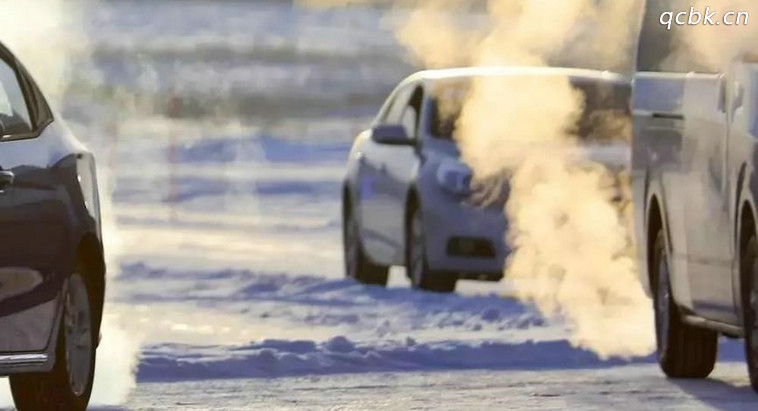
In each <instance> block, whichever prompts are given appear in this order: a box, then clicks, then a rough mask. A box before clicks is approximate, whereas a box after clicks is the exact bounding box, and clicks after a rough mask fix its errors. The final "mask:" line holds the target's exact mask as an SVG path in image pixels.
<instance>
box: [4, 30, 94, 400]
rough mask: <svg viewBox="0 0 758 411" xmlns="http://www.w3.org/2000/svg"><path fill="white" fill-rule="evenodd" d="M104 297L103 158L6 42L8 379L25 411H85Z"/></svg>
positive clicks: (5, 201) (5, 362) (5, 196)
mask: <svg viewBox="0 0 758 411" xmlns="http://www.w3.org/2000/svg"><path fill="white" fill-rule="evenodd" d="M104 292H105V263H104V259H103V246H102V235H101V226H100V209H99V198H98V190H97V181H96V174H95V161H94V158H93V156H92V154H90V153H89V152H88V151H87V150H86V149H85V148H84V146H83V145H82V144H81V143H79V142H78V141H77V140H76V138H75V137H74V136H73V135H72V134H71V131H70V130H69V129H68V128H67V127H66V124H65V123H64V122H63V120H62V119H61V118H60V116H59V115H58V114H57V113H55V112H53V111H52V110H51V109H50V106H49V105H48V103H47V102H46V100H45V97H44V96H43V94H42V93H41V92H40V90H39V88H38V87H37V85H36V84H35V83H34V81H33V80H32V78H31V77H30V75H29V73H28V72H27V71H26V70H25V69H24V67H23V66H22V65H21V64H20V63H19V61H18V60H17V59H16V58H15V57H14V56H13V54H12V53H11V52H10V51H9V50H8V49H6V48H5V47H3V46H2V45H0V376H9V377H10V385H11V389H12V392H13V399H14V401H15V403H16V407H17V408H18V409H19V410H58V409H60V410H83V409H85V408H86V407H87V403H88V402H89V397H90V393H91V391H92V382H93V377H94V370H95V350H96V347H97V345H98V342H99V335H100V331H99V329H100V321H101V317H102V311H103V297H104Z"/></svg>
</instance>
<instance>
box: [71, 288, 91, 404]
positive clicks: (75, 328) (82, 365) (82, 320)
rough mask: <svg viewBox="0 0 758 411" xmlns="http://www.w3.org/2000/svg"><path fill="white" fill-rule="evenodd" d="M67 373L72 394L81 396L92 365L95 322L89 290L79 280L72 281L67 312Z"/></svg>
mask: <svg viewBox="0 0 758 411" xmlns="http://www.w3.org/2000/svg"><path fill="white" fill-rule="evenodd" d="M64 327H65V328H64V332H65V342H66V373H67V374H68V381H69V385H70V388H71V391H72V392H73V393H74V394H75V395H76V396H81V395H82V394H84V391H85V390H86V388H87V384H88V382H89V377H90V375H89V373H90V369H91V365H92V354H91V353H92V322H91V316H90V308H89V299H88V297H87V290H86V287H85V285H84V283H83V282H82V280H81V279H80V278H78V277H75V278H74V279H73V280H72V281H71V285H70V287H69V291H68V293H67V294H66V302H65V312H64Z"/></svg>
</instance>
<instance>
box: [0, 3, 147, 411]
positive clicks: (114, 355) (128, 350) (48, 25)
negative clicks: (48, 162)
mask: <svg viewBox="0 0 758 411" xmlns="http://www.w3.org/2000/svg"><path fill="white" fill-rule="evenodd" d="M92 1H94V0H76V1H70V0H23V1H22V0H0V10H2V12H1V13H0V40H2V41H3V43H4V44H5V45H6V46H8V47H9V48H10V49H11V50H12V51H13V52H14V53H15V54H16V55H17V56H18V58H19V59H20V60H21V61H22V62H23V63H24V65H25V66H26V67H27V69H28V70H29V71H30V72H31V73H32V75H33V76H34V78H35V80H36V81H37V82H38V84H39V85H40V87H41V88H42V89H44V90H45V92H46V94H47V95H48V96H49V97H50V98H51V99H52V100H53V101H51V104H53V105H57V104H56V103H58V102H60V99H61V98H62V97H63V94H64V93H65V90H66V87H67V86H68V82H69V79H70V75H69V73H70V70H71V64H72V62H73V61H74V59H75V58H82V57H86V53H87V51H88V48H89V47H88V41H87V35H86V33H85V32H84V29H83V27H82V24H81V23H82V21H81V17H82V16H81V15H82V13H83V12H85V11H86V4H87V3H90V2H92ZM93 143H94V144H93V145H94V146H107V144H108V142H107V141H105V142H102V141H96V142H93ZM92 148H93V149H97V148H98V147H92ZM103 164H104V163H103V162H102V161H100V162H99V163H98V165H99V168H100V169H99V170H98V171H99V180H100V183H101V187H100V190H101V197H100V200H101V203H102V214H103V216H102V217H103V236H104V242H105V252H106V260H107V263H108V267H109V272H108V275H109V279H113V277H114V276H116V275H117V274H118V268H119V264H118V259H119V254H120V252H119V235H118V227H117V225H116V222H115V219H114V216H113V213H112V212H111V210H112V201H111V190H110V189H109V187H110V184H109V182H110V172H109V170H107V169H106V168H105V167H103ZM108 287H109V288H110V287H112V284H109V286H108ZM102 334H103V340H102V342H101V344H100V347H99V349H98V354H99V358H100V359H101V361H98V363H97V369H96V376H95V385H94V391H93V393H92V401H91V402H92V403H93V404H97V405H119V404H123V403H124V402H125V401H126V397H127V395H128V394H129V392H130V391H131V389H133V388H134V386H135V384H136V380H135V368H136V365H137V359H138V355H139V341H137V340H135V339H134V337H133V336H132V335H130V334H129V333H127V332H125V331H124V330H122V329H121V327H120V326H119V324H118V322H117V315H116V313H112V312H110V311H109V309H108V304H107V303H106V306H105V315H104V319H103V326H102ZM3 384H4V385H5V387H4V388H3V389H2V390H0V406H9V405H10V404H11V403H12V402H11V397H10V392H9V390H8V389H7V383H6V382H5V381H3Z"/></svg>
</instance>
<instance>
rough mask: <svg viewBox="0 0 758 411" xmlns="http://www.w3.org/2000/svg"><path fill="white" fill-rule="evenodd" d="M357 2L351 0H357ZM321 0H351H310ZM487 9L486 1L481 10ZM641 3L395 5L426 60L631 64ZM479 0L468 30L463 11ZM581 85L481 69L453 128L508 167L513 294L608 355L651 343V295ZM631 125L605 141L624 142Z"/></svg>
mask: <svg viewBox="0 0 758 411" xmlns="http://www.w3.org/2000/svg"><path fill="white" fill-rule="evenodd" d="M355 2H356V1H355V0H353V1H350V3H355ZM308 3H310V4H311V5H312V4H314V3H315V4H318V5H321V6H335V5H337V6H339V5H345V4H347V3H346V1H345V0H309V1H308ZM482 6H484V7H482ZM641 6H642V3H641V2H640V1H639V0H606V1H595V0H565V1H555V0H488V1H473V0H472V1H465V0H458V1H456V0H448V1H444V2H438V1H434V0H427V1H416V2H413V4H412V6H409V2H407V1H406V2H398V3H397V7H398V8H399V10H407V8H408V7H411V9H410V10H409V11H406V13H407V16H408V18H407V19H405V21H404V22H403V23H401V24H400V25H399V27H398V29H397V31H396V33H397V36H398V39H399V41H400V42H401V44H403V45H405V46H407V48H408V49H409V52H410V54H411V56H412V57H413V58H414V59H415V60H416V61H418V62H420V63H421V64H422V65H424V66H426V67H444V66H448V65H460V64H467V65H478V66H523V65H529V66H548V65H549V62H554V61H557V62H560V64H567V65H573V66H583V65H587V66H589V67H590V68H601V69H612V70H616V71H619V72H624V73H630V72H631V71H632V70H631V63H632V57H633V53H632V50H633V47H634V45H635V44H636V41H635V40H636V32H637V27H638V25H639V21H640V20H639V16H640V12H641V10H642V7H641ZM473 7H479V9H478V10H484V11H486V14H487V16H486V17H487V23H486V24H485V25H480V26H479V27H478V28H475V29H473V30H472V29H470V28H467V27H466V25H465V24H458V22H459V21H460V20H459V19H460V17H459V16H460V13H458V12H456V11H460V10H471V9H472V8H473ZM583 110H584V99H583V95H582V93H580V92H579V91H578V90H576V89H575V88H574V87H573V86H572V84H571V82H570V80H569V79H568V78H567V77H563V76H550V77H543V78H539V79H538V78H528V77H526V78H525V77H520V78H511V79H504V78H503V77H483V78H479V79H477V80H475V81H474V82H473V84H472V85H471V87H470V89H469V91H468V96H467V98H466V100H465V103H464V105H463V108H462V112H461V116H460V119H459V121H458V125H457V130H456V140H457V142H458V145H459V147H460V149H461V153H462V157H463V160H464V161H465V162H466V163H467V164H468V165H470V166H471V167H472V169H473V170H474V172H475V176H476V177H477V178H487V177H491V176H497V175H503V174H505V175H508V176H509V179H510V185H511V191H510V197H509V201H508V204H507V206H506V209H505V211H504V212H505V214H506V216H507V217H508V220H509V222H510V228H509V232H508V233H507V239H506V241H507V243H508V245H509V246H510V247H511V248H512V250H513V253H512V255H511V256H510V257H509V259H508V262H507V267H506V278H508V279H509V280H510V281H511V282H512V284H513V286H514V288H515V294H516V296H517V297H518V298H519V299H520V300H522V301H524V302H528V303H534V304H535V305H536V306H537V307H538V308H539V309H540V311H541V312H543V313H544V314H545V315H548V316H559V317H561V318H563V319H565V321H566V324H567V326H568V327H569V328H570V330H571V342H572V343H573V344H574V345H576V346H578V347H581V348H584V349H589V350H592V351H594V352H595V353H597V354H598V355H599V356H601V357H603V358H607V357H613V356H618V357H626V358H628V357H633V356H642V355H647V354H649V353H651V352H652V351H653V349H654V346H655V344H654V335H653V327H652V326H653V311H652V303H651V301H650V300H649V298H647V296H646V295H645V294H644V292H643V290H642V287H641V286H640V284H639V281H638V279H637V267H636V260H635V258H634V250H633V244H632V242H631V238H630V231H629V221H628V218H627V215H628V214H627V212H628V210H621V209H620V207H619V206H618V205H616V204H615V203H614V202H613V197H614V196H615V195H616V190H615V189H613V188H612V184H609V181H610V180H611V179H612V172H611V171H610V170H608V169H606V167H604V166H603V165H600V164H598V163H594V162H592V161H591V160H590V159H589V158H588V154H589V153H588V152H587V151H586V150H585V149H584V148H583V147H581V146H580V145H579V144H578V139H577V138H576V136H574V131H573V130H574V129H575V128H576V124H577V121H578V120H579V119H580V118H581V115H582V112H583ZM628 133H629V127H625V128H624V132H620V133H618V135H614V136H605V137H606V138H607V139H610V140H616V141H617V142H622V143H623V142H625V141H628V139H629V134H628Z"/></svg>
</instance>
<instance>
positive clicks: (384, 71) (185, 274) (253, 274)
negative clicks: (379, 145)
mask: <svg viewBox="0 0 758 411" xmlns="http://www.w3.org/2000/svg"><path fill="white" fill-rule="evenodd" d="M291 4H292V2H291V1H281V2H277V1H265V2H255V1H248V2H244V1H219V2H184V1H176V0H162V1H155V2H152V1H151V2H147V1H145V2H132V1H109V2H102V3H100V5H98V6H97V7H96V8H95V9H93V10H91V11H90V13H91V19H88V20H87V21H88V22H89V23H88V24H89V25H90V26H89V27H88V30H89V31H90V32H91V33H92V34H93V35H92V39H93V43H94V47H95V49H94V52H93V53H92V60H91V61H86V62H83V63H81V70H77V71H75V72H76V73H77V74H76V76H75V78H74V79H73V81H74V83H73V86H72V90H71V92H70V98H69V99H68V100H67V104H66V106H65V107H64V110H65V113H66V115H67V117H69V118H70V119H71V120H72V125H73V128H74V129H75V130H76V131H77V132H78V134H79V135H80V137H81V138H82V139H84V140H86V141H87V142H88V143H89V144H90V146H91V147H92V148H93V149H94V150H95V151H96V152H97V154H98V158H99V162H100V165H101V167H102V168H103V172H102V174H101V176H102V177H103V180H104V181H103V183H105V184H104V185H105V186H108V187H111V188H112V189H113V193H112V196H111V199H112V207H111V213H110V214H109V215H110V216H111V220H112V221H113V222H115V225H113V226H111V227H112V228H110V229H109V230H108V232H107V235H108V236H109V237H110V240H111V242H110V246H111V251H114V249H116V250H117V251H118V253H117V254H118V256H117V257H118V258H117V259H116V260H115V261H117V263H116V264H115V265H114V264H112V265H111V267H110V268H111V275H112V277H111V281H110V284H109V289H108V293H109V301H108V306H107V318H108V323H109V324H110V329H111V330H113V332H112V333H111V334H107V332H108V330H107V329H106V335H105V336H104V338H105V339H104V341H103V345H104V346H103V347H102V348H101V351H100V367H101V368H99V369H98V373H99V374H98V377H97V378H98V382H97V383H96V384H97V385H96V390H95V391H96V393H95V401H94V402H95V403H96V404H113V403H114V400H113V397H112V395H111V394H110V392H109V391H108V388H114V387H117V386H119V385H124V384H126V386H127V387H126V388H127V389H128V385H129V384H130V381H131V380H130V378H129V375H127V376H126V377H125V378H124V376H122V375H116V376H113V375H112V374H113V372H114V371H113V369H112V368H110V366H111V364H113V363H115V362H119V361H122V362H123V360H124V358H123V357H128V350H125V349H124V347H129V346H130V345H132V344H139V345H140V347H141V348H140V349H139V350H138V352H139V353H140V354H139V360H138V362H137V366H136V370H135V373H136V378H137V387H136V390H135V391H133V392H132V394H131V395H130V396H129V398H128V400H127V402H126V404H125V405H123V407H124V408H126V409H180V410H184V409H213V408H218V409H266V410H270V409H432V408H433V409H451V410H455V409H464V408H472V409H483V408H498V409H500V408H502V409H599V410H600V409H602V410H605V409H609V408H611V407H613V408H616V409H619V410H636V409H723V410H738V409H754V407H756V406H757V405H758V397H756V396H754V395H753V394H752V393H751V392H750V390H749V388H747V387H746V385H747V376H746V373H745V370H744V366H743V363H742V361H743V356H742V353H741V345H740V343H739V342H726V341H725V342H723V343H722V346H721V347H722V361H723V362H724V363H723V364H721V365H720V366H719V369H718V370H717V373H716V374H715V379H713V380H710V381H703V382H673V381H667V380H665V379H664V378H662V377H661V375H660V374H659V372H658V371H657V368H656V367H655V365H654V364H653V363H652V362H653V361H652V359H651V358H641V359H633V360H629V361H627V360H621V359H613V360H610V361H603V360H601V359H599V358H597V357H596V356H595V355H593V354H591V353H588V352H585V351H581V350H577V349H574V348H572V347H571V346H570V344H569V343H568V342H567V333H566V330H565V327H564V326H563V325H562V324H561V323H560V321H557V320H546V319H543V318H542V317H540V316H539V315H538V314H537V313H536V312H535V310H534V309H533V308H532V307H527V306H523V305H521V304H518V303H517V302H515V301H513V300H512V299H509V298H507V296H508V294H509V290H508V287H507V284H505V283H499V284H479V283H473V282H461V284H460V286H459V289H458V292H457V293H455V294H453V295H436V294H429V293H420V292H414V291H412V290H410V289H409V287H408V281H407V280H406V279H405V276H404V273H403V270H400V269H395V270H393V272H392V276H391V282H390V286H389V287H388V288H387V289H383V288H377V287H367V286H362V285H359V284H356V283H354V282H352V281H350V280H347V279H345V278H344V277H343V274H342V251H341V242H340V204H339V197H340V196H339V193H340V182H341V178H342V172H343V167H344V163H345V159H346V156H347V151H348V149H349V147H350V141H351V138H352V136H354V135H355V133H356V132H358V131H360V130H361V128H362V127H365V126H366V125H367V124H368V123H369V121H370V116H371V115H372V113H373V112H374V111H375V110H376V109H377V106H378V104H379V103H380V102H381V100H382V99H383V98H384V95H386V94H387V93H388V92H389V91H390V90H391V88H392V86H393V85H394V84H395V83H396V82H397V81H399V80H400V79H401V78H402V77H403V76H405V75H406V74H408V73H409V72H410V71H411V70H412V67H411V66H410V65H409V64H407V63H406V62H404V61H403V59H402V58H401V57H399V56H402V54H401V51H400V49H399V48H398V47H397V46H396V45H395V44H394V42H393V41H392V35H391V33H390V32H389V31H388V29H387V28H386V26H385V25H386V24H387V23H386V18H385V17H384V12H382V11H380V10H376V9H361V8H358V9H350V10H347V11H344V10H343V11H329V12H327V11H319V12H313V11H303V10H295V9H293V8H292V6H291ZM178 17H181V18H178ZM95 34H96V35H95ZM93 96H97V97H93ZM93 98H96V99H97V100H95V101H93ZM172 101H178V102H179V103H176V102H174V103H172ZM148 103H149V104H148ZM168 115H170V117H171V118H169V117H168ZM106 177H107V178H106ZM114 240H115V241H114ZM651 326H652V324H651ZM125 341H128V342H129V343H128V344H125ZM117 360H118V361H117ZM127 363H128V361H127ZM127 368H128V367H127ZM119 370H121V368H119ZM3 395H4V394H0V406H5V405H8V399H7V398H4V399H3ZM5 396H6V397H7V394H5Z"/></svg>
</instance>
